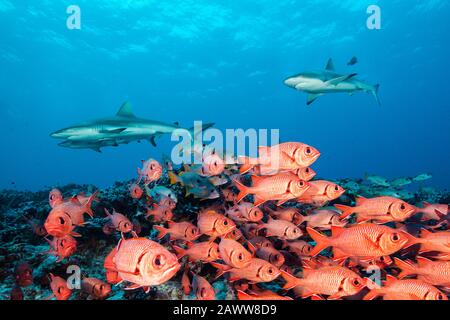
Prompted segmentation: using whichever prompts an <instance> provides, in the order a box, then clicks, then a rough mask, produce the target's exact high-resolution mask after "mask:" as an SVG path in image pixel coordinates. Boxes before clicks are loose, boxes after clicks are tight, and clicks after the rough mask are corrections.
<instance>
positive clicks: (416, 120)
mask: <svg viewBox="0 0 450 320" xmlns="http://www.w3.org/2000/svg"><path fill="white" fill-rule="evenodd" d="M225 3H226V4H225ZM71 4H77V5H79V6H80V7H81V13H82V17H81V19H82V29H81V30H68V29H67V27H66V19H67V16H68V15H67V14H66V8H67V6H69V5H71ZM370 4H378V5H379V6H380V7H381V9H382V30H378V31H372V30H368V29H367V28H366V19H367V17H368V15H367V14H366V8H367V7H368V5H370ZM449 13H450V5H449V2H448V1H446V0H428V1H424V0H414V1H411V0H408V1H406V0H402V1H393V0H389V1H375V0H369V1H365V0H359V1H356V0H353V1H351V0H335V1H331V0H310V1H307V0H304V1H291V0H284V1H279V0H277V1H261V0H258V1H241V0H240V1H226V2H224V1H210V0H208V1H206V0H205V1H199V0H196V1H142V0H140V1H139V0H136V1H124V0H114V1H113V0H96V1H81V0H76V1H50V0H46V1H44V0H39V1H38V0H36V1H20V2H19V1H12V0H0V30H1V31H0V124H1V125H0V139H1V140H0V146H1V150H2V156H1V159H0V167H1V172H2V173H1V181H0V188H8V187H11V186H12V185H11V183H12V182H14V183H15V186H16V187H17V188H19V189H32V190H34V189H38V188H41V187H43V186H50V185H55V184H58V183H61V184H62V183H68V182H76V183H93V184H96V185H98V186H107V185H109V184H111V183H113V182H114V181H115V180H119V179H126V178H130V177H132V176H135V174H136V167H138V166H139V165H140V160H141V159H146V158H149V157H156V158H159V157H160V156H161V153H162V152H168V151H169V150H170V146H171V145H172V144H171V143H170V141H169V138H167V137H166V138H165V139H163V141H162V142H161V144H160V145H159V147H158V148H157V149H155V148H153V147H151V146H150V144H148V143H144V142H143V143H141V144H138V143H133V144H130V145H128V146H121V147H120V148H107V149H104V152H103V153H102V154H98V153H95V152H93V151H90V150H71V149H66V148H61V147H58V146H57V143H58V141H57V140H54V139H52V138H50V137H49V133H50V132H52V131H55V130H57V129H60V128H62V127H66V126H68V125H71V124H74V123H77V122H80V121H84V120H89V119H95V118H100V117H106V116H110V115H113V114H115V113H116V111H117V109H118V107H119V106H120V104H121V103H122V102H123V101H125V100H129V101H131V103H132V104H133V106H134V112H135V113H136V114H137V115H138V116H141V117H144V118H150V119H156V120H161V121H167V122H174V121H179V122H180V124H181V125H184V126H186V127H188V126H191V125H192V123H193V121H194V120H203V121H212V122H216V124H217V125H216V127H218V128H221V129H226V128H239V127H241V128H279V129H280V130H281V138H282V140H283V141H289V140H292V141H303V142H306V143H308V144H311V145H313V146H315V147H317V148H318V149H319V150H320V151H321V152H322V156H321V158H320V159H319V160H318V161H317V162H316V164H315V165H314V169H315V170H316V171H317V172H318V173H319V175H320V176H322V177H325V178H340V177H361V176H363V175H364V174H365V173H366V172H368V173H375V174H379V175H383V176H387V177H399V176H414V175H417V174H419V173H423V172H430V173H432V174H433V176H434V178H433V180H432V181H430V182H429V184H431V185H433V186H437V187H440V188H448V187H449V169H448V168H449V167H448V164H449V160H450V159H449V158H450V157H449V155H450V151H449V142H450V139H449V130H448V122H449V119H450V117H449V115H450V111H449V87H448V86H449V74H450V73H449V71H450V70H449V62H448V57H449V54H450V52H449V51H450V50H449V48H450V44H449V43H448V30H450V28H449V21H448V17H449ZM354 55H356V56H357V57H358V58H359V61H360V62H359V64H357V65H356V66H354V67H347V66H346V62H347V61H348V60H349V59H350V58H351V57H352V56H354ZM329 57H333V58H334V60H335V65H336V68H337V70H338V71H339V72H342V73H347V72H358V74H359V76H358V77H359V78H362V79H363V80H366V81H367V82H369V83H380V84H381V87H380V99H381V101H382V106H381V107H379V106H377V104H376V102H375V100H374V99H373V97H372V96H371V95H369V94H364V93H359V94H356V95H354V96H352V97H350V96H348V95H338V94H337V95H336V94H335V95H328V96H325V97H321V98H319V99H318V100H317V101H316V102H315V103H314V104H313V105H312V106H311V107H307V106H306V105H305V100H306V96H305V94H304V93H301V92H296V91H294V90H292V89H290V88H288V87H286V86H284V85H283V83H282V81H283V79H285V78H286V77H288V76H290V75H293V74H296V73H299V72H302V71H307V70H316V69H323V68H324V66H325V64H326V61H327V59H328V58H329Z"/></svg>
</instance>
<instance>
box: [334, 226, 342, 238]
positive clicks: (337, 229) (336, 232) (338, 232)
mask: <svg viewBox="0 0 450 320" xmlns="http://www.w3.org/2000/svg"><path fill="white" fill-rule="evenodd" d="M344 231H345V228H344V227H339V226H331V235H332V237H333V238H337V237H339V236H340V235H341V234H342V232H344Z"/></svg>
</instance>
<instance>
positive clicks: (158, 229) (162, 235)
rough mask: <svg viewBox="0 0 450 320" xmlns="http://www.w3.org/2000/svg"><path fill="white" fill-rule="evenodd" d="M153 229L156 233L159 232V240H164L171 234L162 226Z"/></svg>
mask: <svg viewBox="0 0 450 320" xmlns="http://www.w3.org/2000/svg"><path fill="white" fill-rule="evenodd" d="M153 227H154V228H155V229H156V231H158V236H157V239H158V240H161V239H162V238H164V237H165V235H166V234H168V233H169V232H168V231H169V230H168V229H166V228H164V227H161V226H153Z"/></svg>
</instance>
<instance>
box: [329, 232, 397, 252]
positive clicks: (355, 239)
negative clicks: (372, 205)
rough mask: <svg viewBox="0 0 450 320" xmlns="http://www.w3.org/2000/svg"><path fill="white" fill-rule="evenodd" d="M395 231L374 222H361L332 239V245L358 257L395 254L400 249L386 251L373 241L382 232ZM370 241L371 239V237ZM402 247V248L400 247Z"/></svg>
mask: <svg viewBox="0 0 450 320" xmlns="http://www.w3.org/2000/svg"><path fill="white" fill-rule="evenodd" d="M386 232H388V233H392V232H395V231H394V230H393V229H391V228H389V227H385V226H379V225H374V224H360V225H356V226H354V227H351V228H347V229H344V231H343V232H342V234H341V235H340V236H338V237H334V236H333V238H332V240H331V245H332V246H334V247H335V248H338V249H341V250H342V251H344V252H345V253H347V254H349V255H350V256H357V257H381V256H386V255H390V254H393V253H394V252H396V251H398V250H395V251H392V252H391V250H390V251H385V250H383V249H382V248H379V247H377V248H376V247H374V246H373V245H372V244H371V241H373V242H375V241H376V240H377V238H378V236H379V235H380V234H381V233H386ZM368 238H369V239H370V241H369V239H368ZM399 249H400V248H399Z"/></svg>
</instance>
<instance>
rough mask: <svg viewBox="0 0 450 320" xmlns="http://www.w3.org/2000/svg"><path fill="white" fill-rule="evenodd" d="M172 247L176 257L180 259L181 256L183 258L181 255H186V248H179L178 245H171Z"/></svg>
mask: <svg viewBox="0 0 450 320" xmlns="http://www.w3.org/2000/svg"><path fill="white" fill-rule="evenodd" d="M172 248H173V250H175V252H176V253H177V258H178V259H181V258H183V257H184V256H185V255H186V251H187V250H185V249H183V248H180V247H178V246H173V247H172Z"/></svg>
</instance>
